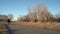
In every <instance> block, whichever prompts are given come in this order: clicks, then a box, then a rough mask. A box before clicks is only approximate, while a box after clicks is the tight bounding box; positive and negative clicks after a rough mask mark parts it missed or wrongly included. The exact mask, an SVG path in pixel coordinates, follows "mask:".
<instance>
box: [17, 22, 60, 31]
mask: <svg viewBox="0 0 60 34" xmlns="http://www.w3.org/2000/svg"><path fill="white" fill-rule="evenodd" d="M18 23H19V24H20V25H24V26H32V27H39V28H42V29H48V30H53V31H59V32H60V23H57V22H48V23H46V22H18Z"/></svg>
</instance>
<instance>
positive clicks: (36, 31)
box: [9, 24, 60, 34]
mask: <svg viewBox="0 0 60 34" xmlns="http://www.w3.org/2000/svg"><path fill="white" fill-rule="evenodd" d="M9 26H10V28H11V29H12V30H15V31H14V34H60V32H56V31H50V30H45V29H40V28H37V27H31V26H22V25H17V24H15V25H11V24H10V25H9Z"/></svg>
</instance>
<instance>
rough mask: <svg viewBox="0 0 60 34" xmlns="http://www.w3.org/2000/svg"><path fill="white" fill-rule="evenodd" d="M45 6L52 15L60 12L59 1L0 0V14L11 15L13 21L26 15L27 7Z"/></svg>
mask: <svg viewBox="0 0 60 34" xmlns="http://www.w3.org/2000/svg"><path fill="white" fill-rule="evenodd" d="M38 3H40V4H46V5H47V7H48V11H49V12H51V13H52V14H53V15H55V14H56V13H59V12H60V10H59V9H60V0H0V14H4V15H7V14H13V16H14V19H17V18H18V17H19V15H26V14H27V11H28V9H27V8H28V7H29V6H33V5H34V4H38Z"/></svg>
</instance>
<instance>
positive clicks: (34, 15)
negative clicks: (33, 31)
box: [18, 4, 60, 22]
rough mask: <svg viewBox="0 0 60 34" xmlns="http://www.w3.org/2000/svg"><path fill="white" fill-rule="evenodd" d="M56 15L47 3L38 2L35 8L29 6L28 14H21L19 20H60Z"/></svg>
mask: <svg viewBox="0 0 60 34" xmlns="http://www.w3.org/2000/svg"><path fill="white" fill-rule="evenodd" d="M58 16H59V15H57V17H54V15H52V14H51V13H50V12H49V11H48V9H47V6H46V5H45V4H36V5H34V6H33V8H31V7H28V14H27V15H24V16H20V17H19V18H18V21H20V22H49V21H51V22H55V21H56V22H60V17H58Z"/></svg>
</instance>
